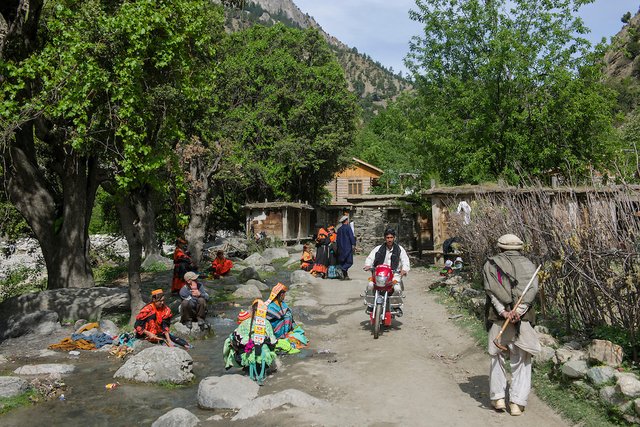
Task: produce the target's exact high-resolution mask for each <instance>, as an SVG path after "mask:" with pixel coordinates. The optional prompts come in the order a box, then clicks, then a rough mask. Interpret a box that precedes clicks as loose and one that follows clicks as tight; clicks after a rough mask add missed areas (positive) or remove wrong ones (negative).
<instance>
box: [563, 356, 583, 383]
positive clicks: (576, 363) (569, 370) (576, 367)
mask: <svg viewBox="0 0 640 427" xmlns="http://www.w3.org/2000/svg"><path fill="white" fill-rule="evenodd" d="M588 369H589V367H588V366H587V362H585V361H584V360H570V361H568V362H567V363H565V364H564V365H562V373H563V374H565V375H566V376H567V377H569V378H574V379H575V378H583V377H584V376H585V375H586V374H587V370H588Z"/></svg>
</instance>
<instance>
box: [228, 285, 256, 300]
mask: <svg viewBox="0 0 640 427" xmlns="http://www.w3.org/2000/svg"><path fill="white" fill-rule="evenodd" d="M233 297H234V298H238V299H253V298H262V293H260V289H258V288H257V287H256V285H241V286H238V289H236V291H235V292H234V293H233Z"/></svg>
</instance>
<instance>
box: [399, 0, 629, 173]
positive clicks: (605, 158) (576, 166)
mask: <svg viewBox="0 0 640 427" xmlns="http://www.w3.org/2000/svg"><path fill="white" fill-rule="evenodd" d="M588 2H589V1H581V0H576V1H571V0H533V1H529V0H515V1H512V2H507V1H505V0H462V1H459V0H434V1H428V2H427V1H423V0H418V1H417V2H416V5H417V10H415V11H412V12H411V17H412V19H414V20H416V21H419V22H421V23H422V24H423V25H424V33H423V35H422V36H420V37H415V38H414V39H413V40H412V42H411V45H410V53H409V55H408V57H407V60H406V63H407V66H408V68H409V69H410V70H411V71H412V73H413V75H414V80H415V83H416V86H417V90H418V94H419V97H420V99H421V100H422V111H423V113H424V119H423V126H424V129H425V132H426V133H427V134H428V135H426V136H425V138H423V143H424V145H423V146H422V149H423V151H424V152H425V153H428V154H427V155H429V156H432V157H436V158H438V163H437V165H436V169H437V173H438V175H440V177H441V178H442V179H443V180H444V181H446V182H450V183H462V182H470V183H473V182H481V181H483V180H493V179H495V178H497V177H503V178H505V179H507V181H509V182H512V183H517V182H519V180H520V174H521V173H524V174H527V175H537V176H541V175H544V173H545V172H546V171H548V170H551V169H559V170H563V171H572V172H576V171H577V172H578V173H586V171H587V170H588V169H589V168H590V167H592V166H593V167H596V168H601V167H603V166H604V167H606V166H607V165H609V164H610V161H611V159H612V158H613V156H614V155H615V152H616V147H615V145H613V144H612V143H611V142H612V139H611V138H610V137H609V135H610V134H611V132H612V118H613V109H614V105H615V100H614V93H613V92H612V91H611V90H609V89H607V88H606V87H604V85H603V84H602V83H601V74H600V64H599V63H598V61H597V58H599V57H601V56H600V54H601V52H600V51H596V52H592V51H591V50H590V45H589V43H588V42H587V41H586V40H585V39H584V38H582V35H583V34H585V33H586V32H587V29H586V28H585V26H584V25H583V23H582V21H581V20H580V19H579V18H577V17H575V16H574V13H575V11H576V10H577V8H578V7H579V6H581V5H583V4H585V3H588Z"/></svg>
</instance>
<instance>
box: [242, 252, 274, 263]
mask: <svg viewBox="0 0 640 427" xmlns="http://www.w3.org/2000/svg"><path fill="white" fill-rule="evenodd" d="M243 262H244V263H245V264H247V265H248V266H250V267H257V266H259V265H264V264H269V262H268V261H267V260H266V259H264V258H263V257H262V255H260V254H259V253H257V252H256V253H254V254H251V255H249V256H248V257H247V258H245V259H244V261H243Z"/></svg>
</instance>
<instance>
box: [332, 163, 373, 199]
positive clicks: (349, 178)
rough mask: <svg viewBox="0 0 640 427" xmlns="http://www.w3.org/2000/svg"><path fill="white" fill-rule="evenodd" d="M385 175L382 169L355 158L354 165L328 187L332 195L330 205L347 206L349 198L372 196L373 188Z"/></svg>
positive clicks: (337, 175)
mask: <svg viewBox="0 0 640 427" xmlns="http://www.w3.org/2000/svg"><path fill="white" fill-rule="evenodd" d="M383 173H384V172H383V171H382V169H378V168H377V167H375V166H373V165H370V164H369V163H366V162H363V161H362V160H360V159H356V158H355V157H354V158H353V165H352V166H351V167H349V168H347V169H345V170H343V171H342V172H339V173H337V174H336V175H335V176H334V177H333V179H332V180H331V181H330V182H329V183H328V184H327V185H326V189H327V190H328V191H329V193H331V201H330V202H329V205H330V206H346V205H348V202H347V199H348V198H349V197H352V196H362V195H367V194H371V187H373V186H374V185H376V183H377V181H378V179H379V178H380V177H381V176H382V174H383Z"/></svg>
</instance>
